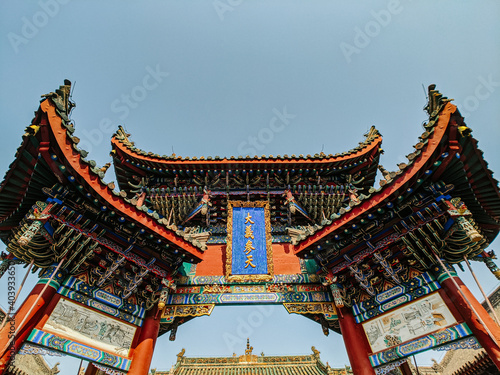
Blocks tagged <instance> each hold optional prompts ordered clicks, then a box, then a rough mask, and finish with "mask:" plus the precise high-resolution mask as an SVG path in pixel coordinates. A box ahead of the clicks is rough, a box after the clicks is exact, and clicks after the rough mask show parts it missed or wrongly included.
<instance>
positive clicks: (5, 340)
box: [0, 266, 63, 374]
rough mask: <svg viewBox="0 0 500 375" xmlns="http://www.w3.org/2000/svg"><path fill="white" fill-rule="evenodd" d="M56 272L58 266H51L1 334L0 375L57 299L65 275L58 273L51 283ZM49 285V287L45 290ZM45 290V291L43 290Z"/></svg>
mask: <svg viewBox="0 0 500 375" xmlns="http://www.w3.org/2000/svg"><path fill="white" fill-rule="evenodd" d="M55 270H56V266H51V267H50V268H48V269H47V270H46V271H45V272H44V274H43V276H42V278H41V279H40V280H39V281H38V283H37V284H36V285H35V287H34V288H33V290H32V291H31V293H30V294H29V295H28V297H26V300H25V301H24V302H23V304H22V305H21V306H20V307H19V309H18V310H17V312H16V314H15V315H14V318H13V320H12V321H9V322H7V324H6V325H5V327H4V328H3V329H2V331H1V332H0V356H1V359H0V374H1V373H3V371H4V370H5V369H6V368H7V366H8V364H9V362H10V361H11V359H12V357H13V355H14V354H15V353H17V351H19V349H20V348H21V345H22V344H23V343H24V341H25V340H26V338H27V337H28V336H29V334H30V333H31V331H32V330H33V328H34V327H35V326H36V325H37V324H38V322H39V321H40V319H41V318H42V317H43V315H44V313H45V310H46V308H47V306H48V305H49V302H51V301H52V300H54V299H55V298H54V297H55V296H56V295H57V289H58V288H59V286H60V283H59V282H60V281H61V279H62V277H63V273H62V272H61V271H58V272H57V275H54V277H53V279H52V280H50V282H49V279H50V277H51V275H52V273H53V272H55ZM47 283H49V285H47V287H46V288H45V286H46V284H47ZM44 288H45V290H43V289H44ZM42 291H43V293H42ZM57 297H58V295H57ZM37 300H38V301H37ZM35 302H36V304H35ZM21 324H22V325H21ZM16 331H17V334H16V337H15V338H14V340H13V341H11V338H12V335H13V334H14V332H16Z"/></svg>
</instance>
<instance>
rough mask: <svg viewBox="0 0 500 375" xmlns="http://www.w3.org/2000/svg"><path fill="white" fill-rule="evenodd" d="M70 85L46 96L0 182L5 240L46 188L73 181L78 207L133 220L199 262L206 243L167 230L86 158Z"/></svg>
mask: <svg viewBox="0 0 500 375" xmlns="http://www.w3.org/2000/svg"><path fill="white" fill-rule="evenodd" d="M70 85H71V84H70V82H69V81H65V85H63V86H61V87H60V89H59V90H56V92H52V93H49V94H47V95H43V96H42V97H43V99H42V101H41V104H40V107H39V109H38V110H37V111H36V112H35V117H34V118H33V120H32V123H31V125H30V126H28V127H27V128H26V130H25V134H24V135H23V141H22V144H21V146H20V147H19V148H18V150H17V152H16V157H15V160H14V162H13V163H12V164H11V165H10V167H9V170H8V171H7V172H6V174H5V177H4V180H3V182H2V183H1V185H0V237H1V238H2V240H3V241H4V242H6V243H8V237H9V235H10V230H11V229H12V228H14V227H15V226H17V225H18V223H19V222H20V221H21V220H22V219H23V217H24V216H25V215H26V213H27V212H28V211H29V210H30V209H31V207H32V206H33V205H34V204H35V202H37V201H45V200H46V199H47V197H48V196H50V194H51V193H50V192H49V191H48V190H47V189H46V188H45V189H43V188H44V187H47V186H54V185H55V184H57V183H59V184H70V185H72V186H74V187H75V188H76V190H77V191H80V192H81V193H82V197H81V198H78V199H79V201H78V202H75V208H78V209H80V210H83V211H86V212H95V213H96V215H97V214H98V213H100V212H101V213H104V214H105V215H109V214H111V215H112V216H114V217H117V218H119V220H120V221H121V222H134V223H135V225H137V228H138V229H142V230H143V231H144V232H145V233H146V234H149V235H151V237H153V236H154V237H155V242H157V244H158V245H160V246H163V247H166V248H169V249H170V251H172V252H173V251H175V250H177V252H180V253H181V254H187V255H188V256H189V257H190V258H191V259H192V261H199V259H200V258H199V257H200V256H201V254H202V251H201V247H202V245H201V244H200V243H199V242H198V241H196V240H195V239H190V240H186V239H185V238H184V237H183V236H181V235H178V234H177V233H176V232H175V230H172V229H171V228H169V227H168V225H167V223H166V221H165V219H164V218H162V217H160V216H159V215H158V214H157V213H156V212H154V211H153V210H151V209H148V208H146V207H145V206H141V205H140V204H138V202H137V200H134V199H129V198H128V197H127V194H126V193H125V192H123V191H117V190H116V186H115V184H114V183H113V182H110V183H107V182H105V181H104V175H105V173H106V170H107V168H105V167H103V168H100V167H98V166H97V165H96V162H95V161H93V160H88V159H86V157H87V156H88V153H87V152H86V151H85V150H81V149H79V148H78V142H79V139H78V138H77V137H75V136H74V135H73V133H74V130H75V129H74V127H73V124H72V123H71V122H70V120H69V118H68V116H69V114H70V111H71V109H72V108H73V106H74V104H73V103H72V102H71V101H70V100H69V92H70V87H71V86H70ZM88 201H90V202H91V203H90V204H89V202H88ZM188 259H189V258H188ZM35 264H36V263H35Z"/></svg>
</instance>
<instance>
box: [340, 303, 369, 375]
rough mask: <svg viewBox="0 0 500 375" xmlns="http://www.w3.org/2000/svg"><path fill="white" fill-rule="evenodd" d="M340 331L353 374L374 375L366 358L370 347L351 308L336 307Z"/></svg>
mask: <svg viewBox="0 0 500 375" xmlns="http://www.w3.org/2000/svg"><path fill="white" fill-rule="evenodd" d="M338 310H339V313H338V318H339V324H340V331H341V333H342V338H343V339H344V343H345V348H346V350H347V355H348V356H349V362H350V363H351V368H352V371H353V373H354V375H375V370H374V369H373V367H372V364H371V362H370V359H369V358H368V355H369V353H370V352H371V349H370V347H369V345H368V340H367V339H366V336H365V334H364V331H363V329H362V327H361V326H360V325H359V324H357V323H356V320H355V319H354V316H353V314H352V311H351V309H349V308H346V307H342V308H338Z"/></svg>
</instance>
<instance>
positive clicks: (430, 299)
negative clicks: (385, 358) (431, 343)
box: [363, 293, 456, 353]
mask: <svg viewBox="0 0 500 375" xmlns="http://www.w3.org/2000/svg"><path fill="white" fill-rule="evenodd" d="M455 323H456V320H455V318H454V317H453V315H452V313H451V312H450V310H449V309H448V308H447V307H446V304H445V302H444V301H443V299H442V298H441V296H440V295H439V293H433V294H430V295H428V296H426V297H423V298H420V299H418V300H416V301H414V302H412V303H409V304H407V305H404V306H402V307H400V308H398V309H395V310H392V311H390V312H388V313H386V314H384V315H382V316H379V317H377V318H374V319H372V320H369V321H367V322H365V323H363V328H364V330H365V333H366V337H367V338H368V342H369V344H370V347H371V348H372V350H373V352H374V353H375V352H379V351H381V350H384V349H387V348H390V347H393V346H395V345H399V344H402V343H405V342H408V341H410V340H412V339H414V338H416V337H419V336H423V335H427V334H429V333H432V332H435V331H437V330H440V329H443V328H445V327H449V326H451V325H453V324H455Z"/></svg>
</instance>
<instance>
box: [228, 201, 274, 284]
mask: <svg viewBox="0 0 500 375" xmlns="http://www.w3.org/2000/svg"><path fill="white" fill-rule="evenodd" d="M233 207H250V208H255V207H263V208H264V222H265V223H264V224H265V232H266V254H267V274H260V275H233V274H232V264H233V247H232V246H233ZM273 276H274V263H273V239H272V237H271V213H270V211H269V202H268V201H256V202H244V201H228V202H227V245H226V279H227V281H229V282H238V283H239V282H249V281H271V280H272V279H273Z"/></svg>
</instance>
